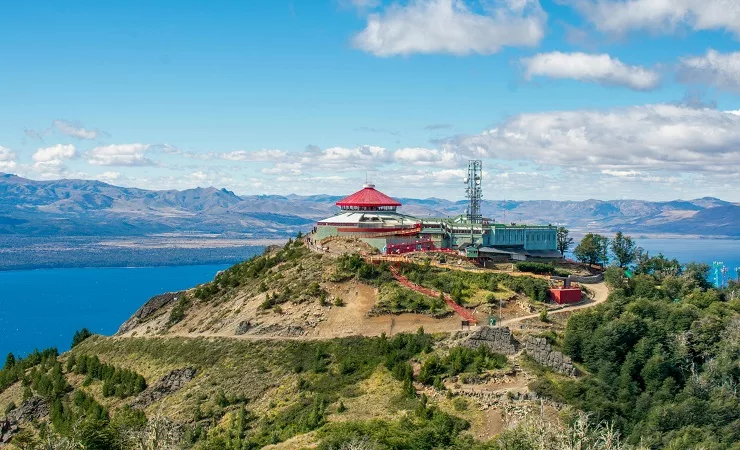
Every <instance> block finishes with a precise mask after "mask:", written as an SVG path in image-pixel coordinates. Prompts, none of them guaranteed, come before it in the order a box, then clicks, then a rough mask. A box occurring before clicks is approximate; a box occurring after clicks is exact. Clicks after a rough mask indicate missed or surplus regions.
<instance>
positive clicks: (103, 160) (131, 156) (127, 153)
mask: <svg viewBox="0 0 740 450" xmlns="http://www.w3.org/2000/svg"><path fill="white" fill-rule="evenodd" d="M148 149H149V145H146V144H115V145H104V146H100V147H95V148H94V149H92V150H90V151H89V152H88V153H87V162H88V163H90V164H93V165H96V166H149V165H153V164H154V163H153V162H152V161H151V160H150V159H148V158H147V157H146V151H147V150H148Z"/></svg>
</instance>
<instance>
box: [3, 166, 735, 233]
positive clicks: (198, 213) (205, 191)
mask: <svg viewBox="0 0 740 450" xmlns="http://www.w3.org/2000/svg"><path fill="white" fill-rule="evenodd" d="M340 198H342V197H341V196H331V195H311V196H300V195H285V196H281V195H247V196H239V195H236V194H235V193H233V192H231V191H229V190H226V189H217V188H214V187H208V188H195V189H186V190H182V191H178V190H164V191H152V190H145V189H137V188H126V187H119V186H114V185H111V184H107V183H103V182H100V181H92V180H71V179H63V180H53V181H35V180H29V179H25V178H22V177H19V176H16V175H11V174H0V234H6V235H13V234H21V235H25V236H38V237H43V236H54V237H62V236H144V235H151V234H158V233H172V232H186V233H187V232H189V233H201V234H230V233H231V234H239V235H249V236H255V237H280V236H287V235H290V234H294V233H295V232H297V231H298V230H306V229H309V228H310V227H311V225H312V224H313V223H314V222H315V221H316V220H317V219H321V218H323V217H327V216H330V215H332V214H333V213H335V212H336V211H337V209H338V208H337V207H336V206H335V205H334V203H335V202H336V201H337V200H339V199H340ZM399 201H401V202H402V203H403V206H402V207H401V208H400V209H399V211H400V212H403V213H406V214H410V215H413V216H417V217H435V216H436V217H447V216H454V215H457V214H461V213H462V212H464V210H465V207H466V201H465V200H458V201H451V200H445V199H439V198H427V199H415V198H399ZM482 211H483V213H484V215H485V216H487V217H490V218H492V219H494V220H496V221H498V222H505V223H509V222H515V223H534V224H547V223H551V224H558V225H564V226H566V227H568V228H570V229H571V230H573V231H574V232H575V233H576V234H580V233H584V232H588V231H598V232H613V231H616V230H622V231H625V232H630V233H633V234H639V235H684V236H686V235H690V236H695V237H733V238H740V220H739V219H740V204H737V203H732V202H727V201H723V200H720V199H717V198H712V197H705V198H700V199H694V200H675V201H667V202H651V201H644V200H609V201H606V200H584V201H554V200H528V201H511V200H509V201H503V200H501V201H498V200H484V201H483V205H482Z"/></svg>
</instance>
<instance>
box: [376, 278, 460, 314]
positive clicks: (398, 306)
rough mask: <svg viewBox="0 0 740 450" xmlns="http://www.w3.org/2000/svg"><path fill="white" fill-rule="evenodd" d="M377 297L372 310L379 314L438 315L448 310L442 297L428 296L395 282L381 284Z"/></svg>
mask: <svg viewBox="0 0 740 450" xmlns="http://www.w3.org/2000/svg"><path fill="white" fill-rule="evenodd" d="M378 298H379V300H378V303H377V304H376V305H375V308H374V311H376V312H378V313H380V314H398V313H403V312H411V313H420V314H431V315H432V316H435V317H439V316H444V315H445V314H447V313H448V312H449V310H448V309H447V304H446V303H445V301H444V298H441V297H434V298H432V297H428V296H426V295H423V294H420V293H418V292H416V291H413V290H411V289H409V288H407V287H404V286H400V285H398V284H397V283H392V284H386V285H383V286H382V287H381V288H380V292H379V295H378Z"/></svg>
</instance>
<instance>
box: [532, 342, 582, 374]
mask: <svg viewBox="0 0 740 450" xmlns="http://www.w3.org/2000/svg"><path fill="white" fill-rule="evenodd" d="M524 351H525V352H527V354H528V355H529V356H530V357H531V358H532V359H534V360H535V361H537V362H538V363H539V364H542V365H543V366H545V367H549V368H550V369H552V370H554V371H556V372H558V373H562V374H563V375H568V376H570V377H575V376H577V375H578V369H576V367H575V366H574V365H573V361H571V359H570V358H569V357H567V356H565V355H564V354H562V353H561V352H559V351H557V350H553V348H552V346H551V345H550V343H549V342H547V339H545V338H540V337H534V336H527V337H526V338H525V339H524Z"/></svg>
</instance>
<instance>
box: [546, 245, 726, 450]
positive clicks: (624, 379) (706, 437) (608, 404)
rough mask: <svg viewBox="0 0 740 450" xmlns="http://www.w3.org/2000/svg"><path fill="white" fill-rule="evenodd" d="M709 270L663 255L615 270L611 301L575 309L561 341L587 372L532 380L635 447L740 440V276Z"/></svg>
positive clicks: (707, 445) (714, 445)
mask: <svg viewBox="0 0 740 450" xmlns="http://www.w3.org/2000/svg"><path fill="white" fill-rule="evenodd" d="M707 272H708V267H707V266H704V265H700V264H689V265H687V266H683V267H682V266H680V265H679V264H678V263H677V262H676V261H670V260H667V259H665V258H663V257H662V256H660V257H656V258H650V259H647V260H643V261H641V264H640V265H639V266H638V267H637V269H636V275H635V276H634V277H633V278H632V279H628V278H627V277H626V276H625V275H624V272H623V271H621V270H620V269H618V268H610V269H608V271H607V281H608V282H609V283H610V284H611V285H612V287H613V288H614V291H613V292H612V294H611V295H610V297H609V300H608V302H606V303H605V304H603V305H600V306H598V307H596V308H593V309H590V310H584V311H582V312H578V313H577V314H575V315H573V316H572V317H571V318H570V320H569V321H568V325H567V329H566V330H565V334H564V336H561V337H560V339H559V342H558V344H559V345H560V347H561V348H562V350H563V351H564V352H565V353H567V354H569V355H570V356H571V357H572V358H573V360H574V361H576V362H577V363H580V367H582V368H583V370H584V372H585V373H586V375H585V376H584V377H582V378H580V379H564V378H561V377H557V376H554V375H553V374H548V373H543V374H542V376H541V377H540V379H539V380H538V381H536V382H535V383H533V386H532V387H533V388H534V389H535V391H536V392H538V393H540V394H541V395H544V396H546V397H549V398H552V399H555V400H557V401H560V402H563V403H568V404H570V405H572V406H574V407H576V408H578V409H581V410H584V411H587V412H589V413H591V414H592V415H593V418H594V419H596V420H598V421H607V422H609V423H612V424H613V425H614V426H615V427H616V428H617V429H618V430H619V431H620V432H621V433H622V434H623V435H624V436H625V437H626V441H627V442H628V443H629V444H632V445H635V446H637V445H643V446H646V447H649V448H671V449H687V448H704V449H725V448H740V285H738V284H737V283H731V284H730V287H729V288H727V289H725V290H717V289H713V288H711V287H710V284H709V283H708V282H707V281H706V280H707V275H708V273H707Z"/></svg>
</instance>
